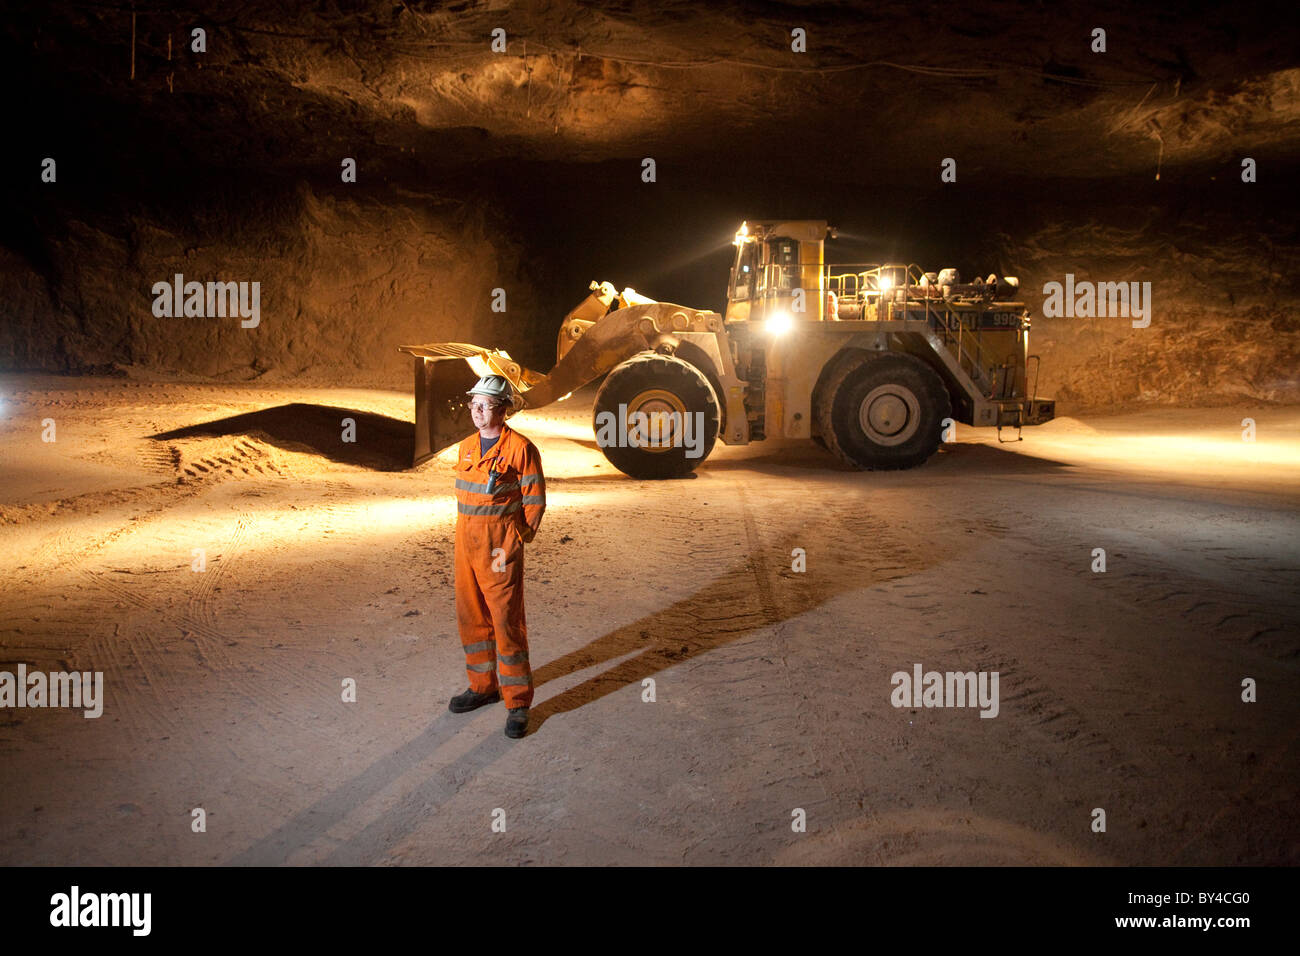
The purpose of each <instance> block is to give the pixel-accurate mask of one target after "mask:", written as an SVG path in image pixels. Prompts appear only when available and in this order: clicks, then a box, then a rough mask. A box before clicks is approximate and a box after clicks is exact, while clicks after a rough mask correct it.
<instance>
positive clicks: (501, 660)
mask: <svg viewBox="0 0 1300 956" xmlns="http://www.w3.org/2000/svg"><path fill="white" fill-rule="evenodd" d="M507 520H509V518H507ZM494 524H495V522H494ZM489 537H490V538H491V539H492V540H499V541H500V542H501V543H500V545H499V546H500V547H502V548H504V549H505V565H504V567H502V569H501V570H500V571H493V570H492V561H491V558H490V553H489V556H488V557H489V559H488V560H487V561H485V562H479V561H475V562H474V571H475V577H476V579H477V580H478V584H479V587H480V588H481V589H482V591H483V597H484V600H485V601H486V602H487V608H488V613H489V615H490V616H491V619H492V630H493V632H494V634H495V637H496V660H497V684H498V685H499V686H500V687H501V697H502V699H503V700H504V701H505V705H506V707H531V706H532V703H533V674H532V670H531V669H530V668H529V665H528V624H527V621H526V619H525V617H524V549H523V545H522V544H521V543H519V538H518V535H516V534H515V532H514V531H513V530H510V529H509V528H508V526H507V525H506V524H505V523H504V522H502V523H501V524H499V525H498V527H497V529H494V531H493V532H492V533H491V534H490V535H489Z"/></svg>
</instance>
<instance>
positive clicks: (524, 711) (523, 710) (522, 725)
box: [506, 707, 528, 738]
mask: <svg viewBox="0 0 1300 956" xmlns="http://www.w3.org/2000/svg"><path fill="white" fill-rule="evenodd" d="M527 731H528V708H527V707H511V708H510V711H509V714H508V715H507V717H506V736H507V737H516V738H518V737H522V736H523V735H524V734H525V733H527Z"/></svg>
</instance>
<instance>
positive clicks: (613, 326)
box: [398, 282, 723, 465]
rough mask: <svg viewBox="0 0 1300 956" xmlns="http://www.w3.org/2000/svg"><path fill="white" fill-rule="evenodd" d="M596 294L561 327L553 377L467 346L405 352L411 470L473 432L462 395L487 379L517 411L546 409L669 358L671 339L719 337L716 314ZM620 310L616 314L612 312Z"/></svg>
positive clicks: (602, 286) (599, 288) (631, 294)
mask: <svg viewBox="0 0 1300 956" xmlns="http://www.w3.org/2000/svg"><path fill="white" fill-rule="evenodd" d="M589 288H590V289H591V293H590V294H589V295H588V296H587V297H586V298H585V299H584V300H583V301H582V302H580V303H579V304H578V305H577V306H576V307H575V308H574V309H572V310H571V311H570V312H569V314H568V315H567V316H565V318H564V322H563V323H562V324H561V326H560V331H559V335H558V338H557V342H556V363H555V367H554V368H552V369H551V371H550V372H547V373H541V372H535V371H533V370H532V369H529V368H525V367H524V366H523V365H520V364H519V363H518V362H516V361H515V360H514V359H512V358H511V357H510V354H509V353H508V352H505V351H503V350H501V349H488V348H483V347H481V346H477V345H469V344H466V343H463V342H435V343H430V344H427V345H402V346H399V347H398V351H401V352H406V353H407V354H409V355H411V356H413V357H414V359H415V451H414V456H413V457H414V460H413V462H412V464H413V465H419V464H421V463H422V462H424V461H427V460H428V459H429V458H432V457H433V456H434V455H436V454H437V453H438V452H439V451H441V450H442V449H444V448H446V447H448V446H450V445H452V444H455V443H456V442H458V441H460V440H461V439H462V438H464V437H465V436H466V435H469V434H472V433H473V431H474V425H473V422H471V420H470V417H469V407H468V405H467V403H466V396H465V392H466V391H467V390H469V389H470V388H472V387H473V385H474V383H475V382H476V381H477V379H478V378H479V377H480V376H482V375H501V376H503V377H504V378H506V379H507V380H508V381H509V382H510V384H511V385H512V386H513V388H514V391H515V394H516V395H517V396H518V399H517V401H516V406H515V410H516V411H522V410H523V409H525V408H541V407H542V406H544V405H549V404H551V403H552V402H554V401H558V400H559V399H561V398H565V397H567V396H568V395H569V393H571V392H573V391H574V390H576V389H579V388H581V387H582V386H583V385H586V384H587V383H588V382H591V381H593V380H594V379H596V378H599V377H600V376H601V375H604V374H605V373H606V372H608V371H609V370H610V369H612V368H614V367H615V366H617V365H619V364H620V363H622V362H624V361H626V360H627V359H629V358H631V357H632V356H634V355H637V354H639V353H641V352H647V351H649V352H653V351H659V350H667V351H672V350H674V349H675V348H676V346H677V344H678V339H677V337H676V336H675V335H674V333H690V332H703V333H714V334H716V333H721V332H722V331H723V325H722V316H720V315H719V314H718V313H716V312H710V311H707V310H700V309H693V308H690V307H689V306H683V305H674V304H673V303H671V302H656V301H655V300H653V299H647V298H645V297H644V296H641V295H638V294H637V293H636V292H635V291H634V290H632V289H624V290H623V291H622V292H618V291H616V290H615V288H614V286H613V285H611V284H610V283H608V282H599V283H598V282H592V283H591V285H590V287H589ZM614 306H617V308H614Z"/></svg>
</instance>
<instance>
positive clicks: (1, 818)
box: [0, 0, 1300, 866]
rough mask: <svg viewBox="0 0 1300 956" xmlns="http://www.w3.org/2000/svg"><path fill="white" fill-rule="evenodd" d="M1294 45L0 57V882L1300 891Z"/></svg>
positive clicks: (454, 34) (1051, 26)
mask: <svg viewBox="0 0 1300 956" xmlns="http://www.w3.org/2000/svg"><path fill="white" fill-rule="evenodd" d="M1294 22H1295V21H1294V18H1293V17H1291V16H1290V15H1289V14H1288V13H1285V12H1283V8H1281V7H1279V8H1278V9H1277V10H1276V11H1274V10H1271V9H1265V8H1263V7H1259V8H1254V9H1251V8H1249V7H1248V6H1246V5H1224V6H1222V7H1219V8H1214V9H1211V10H1209V11H1206V12H1203V13H1201V14H1198V15H1194V16H1193V15H1188V13H1187V12H1186V11H1182V10H1169V11H1164V12H1162V11H1160V10H1158V9H1155V8H1143V7H1141V6H1135V5H1131V4H1122V3H1110V2H1104V3H1090V4H1081V3H1064V4H1059V5H1034V6H1026V5H1018V4H1011V3H1001V2H997V3H986V4H982V5H979V6H972V7H963V6H960V5H950V4H938V3H913V4H907V5H901V4H888V5H848V4H844V5H834V6H827V5H805V4H802V3H790V4H781V5H775V4H759V3H753V2H747V0H745V2H740V0H737V2H732V3H726V4H721V5H699V4H692V3H682V2H675V0H669V2H661V3H655V4H650V3H637V2H628V3H613V4H597V3H556V4H547V5H530V4H518V5H510V6H503V5H497V4H488V3H485V2H478V0H463V2H457V3H449V4H433V3H420V2H396V3H395V2H382V3H381V2H362V3H357V4H352V5H346V6H345V5H324V6H322V5H317V4H310V3H302V2H294V0H278V2H274V3H268V4H262V5H258V6H257V7H256V8H254V7H253V6H251V5H230V4H224V3H215V2H206V0H194V2H186V3H180V4H161V3H153V2H146V0H141V2H137V3H134V4H132V3H130V2H126V0H117V2H66V3H51V4H48V5H39V6H38V5H32V6H31V7H30V8H28V9H24V10H15V11H12V12H11V14H10V15H8V16H7V17H6V18H5V19H4V21H3V23H0V43H2V44H3V50H2V54H3V55H2V56H0V61H2V62H3V64H4V65H3V67H0V69H3V70H4V71H5V73H6V74H7V77H6V78H7V82H6V84H5V88H6V89H7V90H9V91H10V102H9V109H10V113H9V116H8V118H7V120H6V124H5V125H6V133H7V135H6V139H7V144H6V147H5V152H6V154H7V160H8V161H9V162H11V163H12V167H13V168H12V172H11V173H10V174H8V175H7V176H6V180H5V184H4V188H3V192H2V194H0V195H2V196H3V200H2V201H3V204H4V205H3V215H2V216H0V312H3V322H0V433H2V434H3V436H4V441H3V442H2V443H0V476H2V479H0V485H2V489H0V490H2V495H0V540H2V541H3V548H0V566H2V568H3V571H2V574H3V580H4V586H3V589H2V591H3V596H2V597H0V742H2V744H0V746H2V747H3V751H4V757H3V761H4V765H5V771H4V786H3V788H0V861H3V862H4V863H5V864H7V865H9V866H36V865H50V864H59V865H68V866H101V865H102V866H125V865H135V864H151V865H163V866H175V865H199V866H207V865H230V864H235V865H278V864H292V865H324V864H363V865H403V864H410V865H427V864H435V865H476V864H506V865H534V864H540V865H555V864H558V865H610V864H612V865H620V866H621V865H638V864H639V865H644V864H651V865H673V866H679V865H685V866H695V865H718V864H721V865H751V864H776V865H805V864H832V865H851V866H884V865H900V866H929V865H961V866H972V865H975V866H985V865H1003V864H1013V865H1028V866H1111V865H1121V866H1138V865H1140V866H1259V865H1277V864H1282V865H1295V864H1296V863H1297V862H1300V829H1298V828H1297V823H1298V821H1300V816H1298V812H1297V808H1298V807H1300V800H1297V782H1298V781H1297V760H1296V746H1297V744H1296V734H1295V728H1296V726H1297V725H1298V718H1300V695H1297V693H1296V689H1297V688H1296V671H1295V666H1296V655H1297V649H1298V648H1300V625H1298V624H1297V593H1298V589H1297V587H1296V585H1297V571H1296V569H1297V567H1298V566H1300V565H1298V564H1297V561H1298V560H1300V555H1298V554H1297V548H1298V547H1300V546H1298V544H1297V542H1300V534H1298V533H1297V532H1298V531H1300V521H1298V520H1297V494H1296V490H1297V487H1296V468H1297V464H1300V408H1298V406H1300V380H1298V379H1297V328H1298V324H1300V311H1298V309H1297V302H1298V301H1300V298H1298V297H1297V293H1298V292H1300V289H1298V288H1297V285H1298V280H1297V265H1298V264H1300V241H1298V239H1297V232H1296V228H1297V227H1296V222H1297V211H1298V210H1300V202H1298V201H1297V200H1298V198H1300V197H1298V196H1297V187H1296V175H1297V173H1298V172H1300V152H1298V150H1297V147H1298V146H1300V44H1298V43H1297V42H1296V39H1297V37H1296V29H1295V26H1294Z"/></svg>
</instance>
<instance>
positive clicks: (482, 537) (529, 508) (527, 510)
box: [455, 424, 546, 708]
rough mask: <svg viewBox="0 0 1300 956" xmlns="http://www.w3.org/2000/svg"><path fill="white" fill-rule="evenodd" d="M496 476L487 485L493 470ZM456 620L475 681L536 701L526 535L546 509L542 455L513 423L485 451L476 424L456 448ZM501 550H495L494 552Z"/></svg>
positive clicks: (481, 687) (512, 702) (509, 703)
mask: <svg viewBox="0 0 1300 956" xmlns="http://www.w3.org/2000/svg"><path fill="white" fill-rule="evenodd" d="M493 470H494V471H496V472H497V474H498V477H497V479H496V483H495V485H494V486H493V489H492V492H491V493H489V492H488V484H489V481H490V479H491V475H490V474H489V472H490V471H493ZM455 472H456V512H457V514H456V620H457V622H458V624H459V625H460V642H461V645H462V646H463V647H464V649H465V670H466V673H467V675H468V677H469V688H470V690H472V691H474V692H475V693H478V694H485V693H490V692H491V691H493V690H495V689H496V688H497V687H500V688H501V697H502V699H503V700H504V701H505V705H506V707H508V708H515V707H528V706H531V704H532V702H533V672H532V668H530V667H529V666H528V626H527V624H526V623H525V620H524V542H526V541H532V540H533V538H534V537H535V536H536V534H537V529H538V527H539V526H540V525H541V523H542V513H543V512H544V511H545V510H546V481H545V478H544V477H543V476H542V456H541V455H540V454H539V453H538V451H537V446H535V445H534V444H533V443H532V442H531V441H529V440H528V439H527V438H525V437H524V436H523V435H521V434H519V432H517V431H515V430H514V429H512V428H511V427H510V426H509V425H506V424H502V426H501V436H500V437H499V438H498V439H497V443H496V444H495V445H493V446H492V447H491V448H489V449H488V451H487V455H486V457H483V458H480V457H479V435H478V432H475V433H474V434H473V435H470V436H469V437H468V438H466V439H465V440H464V441H462V442H461V443H460V447H459V450H458V451H457V453H456V465H455ZM494 552H495V553H494Z"/></svg>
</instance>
